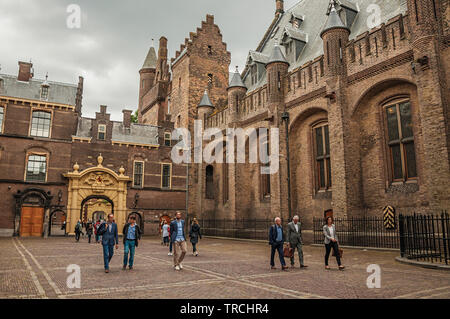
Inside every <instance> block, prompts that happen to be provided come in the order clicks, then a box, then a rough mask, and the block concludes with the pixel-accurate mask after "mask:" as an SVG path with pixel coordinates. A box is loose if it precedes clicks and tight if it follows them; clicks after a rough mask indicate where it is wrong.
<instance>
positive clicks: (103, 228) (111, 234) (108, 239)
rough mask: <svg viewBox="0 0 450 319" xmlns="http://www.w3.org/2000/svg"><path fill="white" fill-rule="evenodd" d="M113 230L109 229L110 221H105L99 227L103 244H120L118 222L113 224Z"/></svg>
mask: <svg viewBox="0 0 450 319" xmlns="http://www.w3.org/2000/svg"><path fill="white" fill-rule="evenodd" d="M111 225H112V227H111V231H109V230H108V228H109V227H107V226H108V223H103V224H101V225H100V227H99V228H98V231H97V234H98V235H101V236H102V245H103V246H114V244H115V245H119V233H118V232H117V224H116V223H112V224H111Z"/></svg>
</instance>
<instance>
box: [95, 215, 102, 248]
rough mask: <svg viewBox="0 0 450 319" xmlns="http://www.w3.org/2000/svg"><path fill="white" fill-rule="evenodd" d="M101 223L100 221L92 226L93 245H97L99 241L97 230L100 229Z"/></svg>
mask: <svg viewBox="0 0 450 319" xmlns="http://www.w3.org/2000/svg"><path fill="white" fill-rule="evenodd" d="M100 225H101V222H100V219H99V220H97V222H96V223H95V225H94V233H95V243H96V244H98V243H99V241H100V235H99V234H98V228H99V227H100Z"/></svg>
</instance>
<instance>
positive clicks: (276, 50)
mask: <svg viewBox="0 0 450 319" xmlns="http://www.w3.org/2000/svg"><path fill="white" fill-rule="evenodd" d="M274 62H285V63H288V61H287V60H286V57H285V56H284V53H283V52H282V51H281V49H280V46H279V45H278V44H276V45H275V46H274V47H273V49H272V53H271V54H270V57H269V62H268V63H274Z"/></svg>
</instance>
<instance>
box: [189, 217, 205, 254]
mask: <svg viewBox="0 0 450 319" xmlns="http://www.w3.org/2000/svg"><path fill="white" fill-rule="evenodd" d="M189 238H190V239H191V244H192V255H194V256H195V257H197V256H198V251H197V244H198V239H199V238H200V239H202V234H201V232H200V225H199V224H198V220H197V218H194V219H193V220H192V225H191V230H190V231H189Z"/></svg>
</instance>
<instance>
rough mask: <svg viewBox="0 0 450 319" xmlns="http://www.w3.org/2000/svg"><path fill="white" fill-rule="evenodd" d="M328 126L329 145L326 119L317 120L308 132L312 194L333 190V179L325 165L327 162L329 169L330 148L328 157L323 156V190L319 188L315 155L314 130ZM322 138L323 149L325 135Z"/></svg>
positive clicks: (316, 157)
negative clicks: (309, 137) (309, 138)
mask: <svg viewBox="0 0 450 319" xmlns="http://www.w3.org/2000/svg"><path fill="white" fill-rule="evenodd" d="M325 126H328V143H329V144H330V137H329V136H330V126H329V123H328V119H326V118H323V119H319V120H317V121H315V122H314V123H312V124H311V125H310V132H311V154H312V156H311V160H312V172H313V174H312V175H313V188H314V192H315V193H316V194H317V193H323V192H330V191H332V189H333V181H332V179H333V177H332V176H331V173H330V172H329V168H328V165H327V161H328V162H330V167H331V148H330V154H328V156H327V155H326V154H325V155H324V156H322V157H324V170H325V171H324V176H325V188H323V187H321V186H320V181H319V178H320V177H319V176H320V173H319V171H318V157H319V156H318V155H317V141H316V129H317V128H319V127H322V128H323V127H325ZM322 131H323V132H324V130H323V129H322ZM322 138H323V147H324V148H325V147H326V145H325V134H324V135H323V136H322ZM329 175H330V176H331V181H330V180H328V179H329V177H328V176H329Z"/></svg>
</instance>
